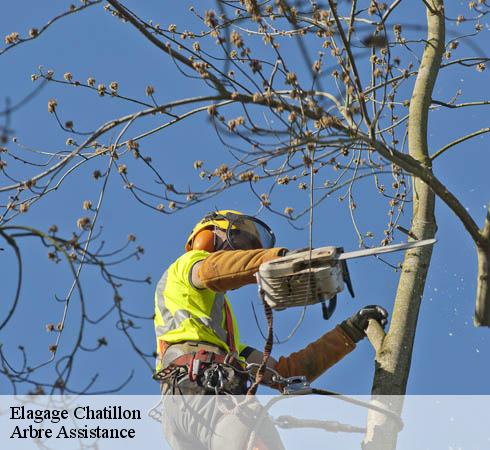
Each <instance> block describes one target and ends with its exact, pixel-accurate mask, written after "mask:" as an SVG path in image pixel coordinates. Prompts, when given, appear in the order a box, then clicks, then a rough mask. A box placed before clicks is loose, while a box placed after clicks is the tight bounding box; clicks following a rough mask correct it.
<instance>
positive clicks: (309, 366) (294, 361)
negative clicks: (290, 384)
mask: <svg viewBox="0 0 490 450" xmlns="http://www.w3.org/2000/svg"><path fill="white" fill-rule="evenodd" d="M355 348H356V344H355V343H354V341H353V340H352V339H351V338H350V337H349V336H348V335H347V334H346V333H345V332H344V331H343V330H342V328H340V327H339V326H336V327H335V328H334V329H333V330H330V331H328V332H327V333H325V334H324V335H323V336H322V337H321V338H320V339H317V340H316V341H315V342H312V343H311V344H309V345H308V346H307V347H305V348H304V349H302V350H299V351H298V352H295V353H291V355H289V356H281V357H280V358H279V361H278V363H277V365H276V367H275V369H276V370H277V371H278V372H279V374H280V375H282V376H283V377H292V376H295V375H304V376H305V377H306V378H307V379H308V381H310V382H312V381H314V380H316V379H317V378H318V377H319V376H320V375H321V374H323V373H324V372H325V371H326V370H327V369H329V368H330V367H332V366H333V365H334V364H335V363H337V362H339V361H340V360H341V359H342V358H343V357H344V356H345V355H347V354H348V353H350V352H351V351H352V350H354V349H355Z"/></svg>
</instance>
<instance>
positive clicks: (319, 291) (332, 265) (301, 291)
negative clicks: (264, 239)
mask: <svg viewBox="0 0 490 450" xmlns="http://www.w3.org/2000/svg"><path fill="white" fill-rule="evenodd" d="M341 251H342V249H341V248H338V247H322V248H319V249H314V250H312V251H311V252H310V251H309V250H306V251H302V252H298V253H294V254H291V255H286V256H284V257H282V258H278V259H276V260H273V261H270V262H267V263H264V264H262V265H261V266H260V269H259V273H258V275H259V282H260V287H261V289H262V290H263V293H264V296H265V300H266V302H267V303H268V304H269V305H270V306H271V307H272V308H274V309H276V310H282V309H285V308H290V307H293V306H306V305H312V304H315V303H320V302H322V301H325V300H330V299H332V298H334V297H335V296H336V295H337V294H338V293H339V292H341V291H342V290H343V289H344V279H345V277H346V273H345V272H346V269H347V267H346V265H345V263H344V262H343V261H339V260H338V259H337V256H338V254H339V253H340V252H341Z"/></svg>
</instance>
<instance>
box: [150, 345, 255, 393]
mask: <svg viewBox="0 0 490 450" xmlns="http://www.w3.org/2000/svg"><path fill="white" fill-rule="evenodd" d="M194 349H195V350H197V351H192V352H190V353H188V351H189V350H194ZM182 352H186V353H183V354H182ZM179 354H180V356H177V357H175V356H176V355H179ZM169 360H170V361H169ZM162 361H163V366H164V368H163V369H162V370H161V371H160V372H158V373H157V374H155V376H154V378H155V379H157V380H159V381H160V382H161V387H162V393H163V394H183V395H188V394H201V395H206V394H225V393H229V394H235V395H240V394H244V393H246V391H247V382H248V373H247V372H246V371H245V370H244V369H245V367H244V364H243V363H241V362H240V361H239V360H238V359H237V358H236V355H234V354H230V353H228V354H226V353H225V352H224V350H223V349H221V348H219V347H215V346H212V345H209V344H206V343H190V342H186V343H182V344H175V345H172V346H170V347H169V348H168V349H167V351H166V352H165V355H164V356H163V358H162Z"/></svg>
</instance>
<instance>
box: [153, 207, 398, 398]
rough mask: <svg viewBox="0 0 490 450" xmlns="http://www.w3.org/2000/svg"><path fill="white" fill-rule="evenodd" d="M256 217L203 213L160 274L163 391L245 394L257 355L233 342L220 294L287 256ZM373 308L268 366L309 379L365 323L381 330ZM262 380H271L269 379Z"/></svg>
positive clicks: (231, 320) (340, 353) (380, 313)
mask: <svg viewBox="0 0 490 450" xmlns="http://www.w3.org/2000/svg"><path fill="white" fill-rule="evenodd" d="M274 245H275V237H274V233H273V232H272V230H271V229H270V228H269V227H268V226H267V225H266V224H265V223H264V222H262V221H261V220H259V219H257V218H254V217H251V216H248V215H245V214H242V213H240V212H238V211H233V210H221V211H214V212H211V213H209V214H207V215H206V216H205V217H204V218H203V219H202V220H201V221H200V222H199V223H198V224H197V225H196V226H195V227H194V229H193V230H192V232H191V234H190V235H189V237H188V239H187V241H186V245H185V250H186V253H185V254H183V255H182V256H180V257H179V258H178V259H177V260H176V261H175V262H174V263H173V264H172V265H170V267H169V268H168V269H167V270H166V272H165V273H164V274H163V276H162V278H161V279H160V281H159V283H158V285H157V288H156V293H155V331H156V338H157V354H158V358H157V367H156V376H155V377H156V378H157V379H158V380H159V381H160V382H161V390H162V393H163V394H214V393H216V394H222V393H230V394H245V393H246V392H247V382H248V380H249V377H248V374H247V372H246V371H245V367H246V364H247V363H261V362H262V359H263V354H262V352H261V351H259V350H257V349H255V348H253V347H250V346H248V345H247V344H245V343H243V342H242V341H241V340H240V334H239V328H238V325H237V321H236V319H235V316H234V314H233V310H232V307H231V305H230V303H229V301H228V298H227V295H226V292H227V291H229V290H234V289H238V288H240V287H241V286H244V285H247V284H251V283H255V282H256V278H255V276H254V274H255V273H256V272H257V271H258V269H259V267H260V265H261V264H262V263H264V262H267V261H271V260H273V259H275V258H278V257H281V256H284V255H286V254H287V253H288V250H287V249H286V248H282V247H275V246H274ZM387 316H388V314H387V312H386V310H384V309H383V308H382V307H380V306H376V305H370V306H366V307H364V308H362V309H361V310H359V311H358V312H357V313H356V314H354V315H353V316H352V317H350V318H348V319H347V320H345V321H343V322H341V323H340V324H339V325H337V326H336V327H335V328H333V329H332V330H330V331H328V332H327V333H325V334H324V335H323V336H321V337H320V338H319V339H317V340H316V341H314V342H312V343H311V344H309V345H308V346H307V347H305V348H304V349H302V350H299V351H298V352H295V353H292V354H291V355H289V356H281V357H280V358H279V359H278V360H275V359H274V358H272V357H270V358H269V360H268V362H267V365H268V367H271V368H272V369H274V370H275V371H276V372H277V373H278V374H279V375H281V376H282V377H285V378H287V377H291V376H299V375H303V376H306V378H307V380H308V381H309V382H311V381H313V380H315V379H316V378H318V377H319V376H320V375H322V374H323V373H324V372H325V371H326V370H327V369H328V368H329V367H331V366H333V365H334V364H336V363H337V362H338V361H340V360H341V359H342V358H343V357H344V356H345V355H347V354H348V353H350V352H351V351H352V350H353V349H354V348H355V347H356V343H357V342H358V341H360V340H361V339H363V338H364V337H365V336H366V334H365V330H366V328H367V325H368V321H369V320H370V319H373V320H376V321H378V322H379V323H380V325H382V326H383V327H384V326H385V324H386V322H387ZM264 382H265V383H269V384H272V386H273V387H276V388H278V389H281V386H278V385H277V384H274V383H272V379H271V377H270V376H269V377H265V378H264Z"/></svg>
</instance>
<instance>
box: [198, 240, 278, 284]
mask: <svg viewBox="0 0 490 450" xmlns="http://www.w3.org/2000/svg"><path fill="white" fill-rule="evenodd" d="M283 252H284V249H283V248H270V249H266V250H263V249H258V250H221V251H219V252H216V253H211V254H210V255H209V256H208V257H207V258H206V259H204V260H203V261H202V262H201V264H200V265H199V269H198V274H199V279H200V281H201V283H202V284H204V286H206V287H207V288H208V289H211V290H213V291H215V292H225V291H228V290H229V289H237V288H239V287H241V286H244V285H246V284H251V283H255V277H254V274H255V273H256V272H257V271H258V270H259V267H260V265H261V264H262V263H265V262H267V261H271V260H273V259H276V258H278V257H279V256H280V255H281V254H282V253H283Z"/></svg>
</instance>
